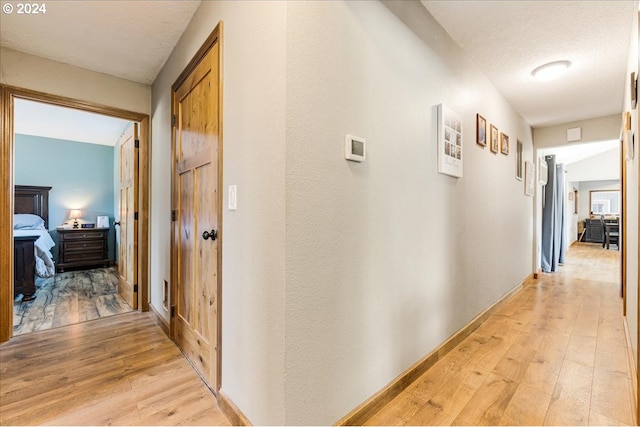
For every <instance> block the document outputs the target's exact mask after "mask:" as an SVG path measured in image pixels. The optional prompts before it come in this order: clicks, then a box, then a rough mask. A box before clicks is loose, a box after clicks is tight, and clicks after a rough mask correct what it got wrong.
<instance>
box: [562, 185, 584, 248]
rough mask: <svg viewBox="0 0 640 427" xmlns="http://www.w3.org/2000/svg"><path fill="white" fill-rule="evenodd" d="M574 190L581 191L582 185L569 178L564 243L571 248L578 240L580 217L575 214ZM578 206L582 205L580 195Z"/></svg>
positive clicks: (566, 190)
mask: <svg viewBox="0 0 640 427" xmlns="http://www.w3.org/2000/svg"><path fill="white" fill-rule="evenodd" d="M574 190H578V191H580V183H579V182H574V181H569V178H568V177H567V181H566V184H565V196H566V200H565V214H564V218H565V224H567V227H565V239H564V241H565V242H566V244H567V247H569V246H570V245H571V244H572V243H573V242H575V241H576V240H578V219H579V215H578V214H577V213H575V203H576V201H575V193H574ZM578 204H580V195H578Z"/></svg>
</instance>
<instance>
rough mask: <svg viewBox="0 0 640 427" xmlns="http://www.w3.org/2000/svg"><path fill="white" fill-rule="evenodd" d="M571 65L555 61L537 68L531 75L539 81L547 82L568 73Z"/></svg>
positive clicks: (566, 62)
mask: <svg viewBox="0 0 640 427" xmlns="http://www.w3.org/2000/svg"><path fill="white" fill-rule="evenodd" d="M570 65H571V62H570V61H554V62H549V63H548V64H544V65H541V66H539V67H538V68H536V69H535V70H533V71H532V72H531V75H532V76H533V77H535V78H536V79H538V80H542V81H547V80H553V79H555V78H558V77H560V76H561V75H562V73H564V72H565V71H567V69H568V68H569V66H570Z"/></svg>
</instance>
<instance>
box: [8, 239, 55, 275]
mask: <svg viewBox="0 0 640 427" xmlns="http://www.w3.org/2000/svg"><path fill="white" fill-rule="evenodd" d="M13 235H14V236H15V237H18V236H40V237H39V238H38V240H36V241H35V243H34V246H35V253H36V273H37V274H38V276H40V277H51V276H53V275H54V274H55V272H56V268H55V266H54V265H53V255H52V254H51V248H53V247H54V246H55V243H54V241H53V239H52V238H51V235H50V234H49V231H47V230H13Z"/></svg>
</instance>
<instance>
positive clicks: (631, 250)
mask: <svg viewBox="0 0 640 427" xmlns="http://www.w3.org/2000/svg"><path fill="white" fill-rule="evenodd" d="M637 18H639V19H640V15H639V16H638V17H637ZM638 37H639V34H638V19H636V20H635V21H634V27H633V34H631V43H630V46H629V65H628V68H627V74H626V75H627V76H629V75H630V74H631V73H632V72H635V73H636V76H637V75H638V69H639V68H640V65H639V64H638V59H639V57H638ZM629 92H630V91H629V90H627V89H626V88H625V98H624V103H623V105H622V108H623V110H624V111H631V130H632V131H633V133H634V135H635V141H636V142H635V156H634V158H633V160H629V161H627V162H626V165H627V176H626V182H627V191H626V194H627V230H626V233H627V237H626V241H627V248H626V265H627V324H628V325H629V332H630V335H631V341H632V346H633V355H634V356H635V358H636V369H637V364H638V332H639V331H638V309H639V307H638V264H640V258H639V257H638V254H639V252H640V248H639V245H640V240H639V238H638V237H639V233H638V223H639V222H640V205H639V203H640V197H639V196H640V195H639V194H638V192H639V191H640V182H639V180H640V171H639V167H638V165H639V161H638V157H639V156H640V154H639V153H638V136H639V135H640V134H639V133H638V131H639V129H640V124H639V123H638V120H640V117H639V116H638V108H637V107H636V108H633V109H631V106H630V103H631V96H630V93H629ZM621 121H622V120H621Z"/></svg>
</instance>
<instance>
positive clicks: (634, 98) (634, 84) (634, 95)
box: [630, 71, 638, 110]
mask: <svg viewBox="0 0 640 427" xmlns="http://www.w3.org/2000/svg"><path fill="white" fill-rule="evenodd" d="M630 89H631V109H632V110H633V109H634V108H636V105H638V79H637V78H636V73H635V71H634V72H633V73H631V87H630Z"/></svg>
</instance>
